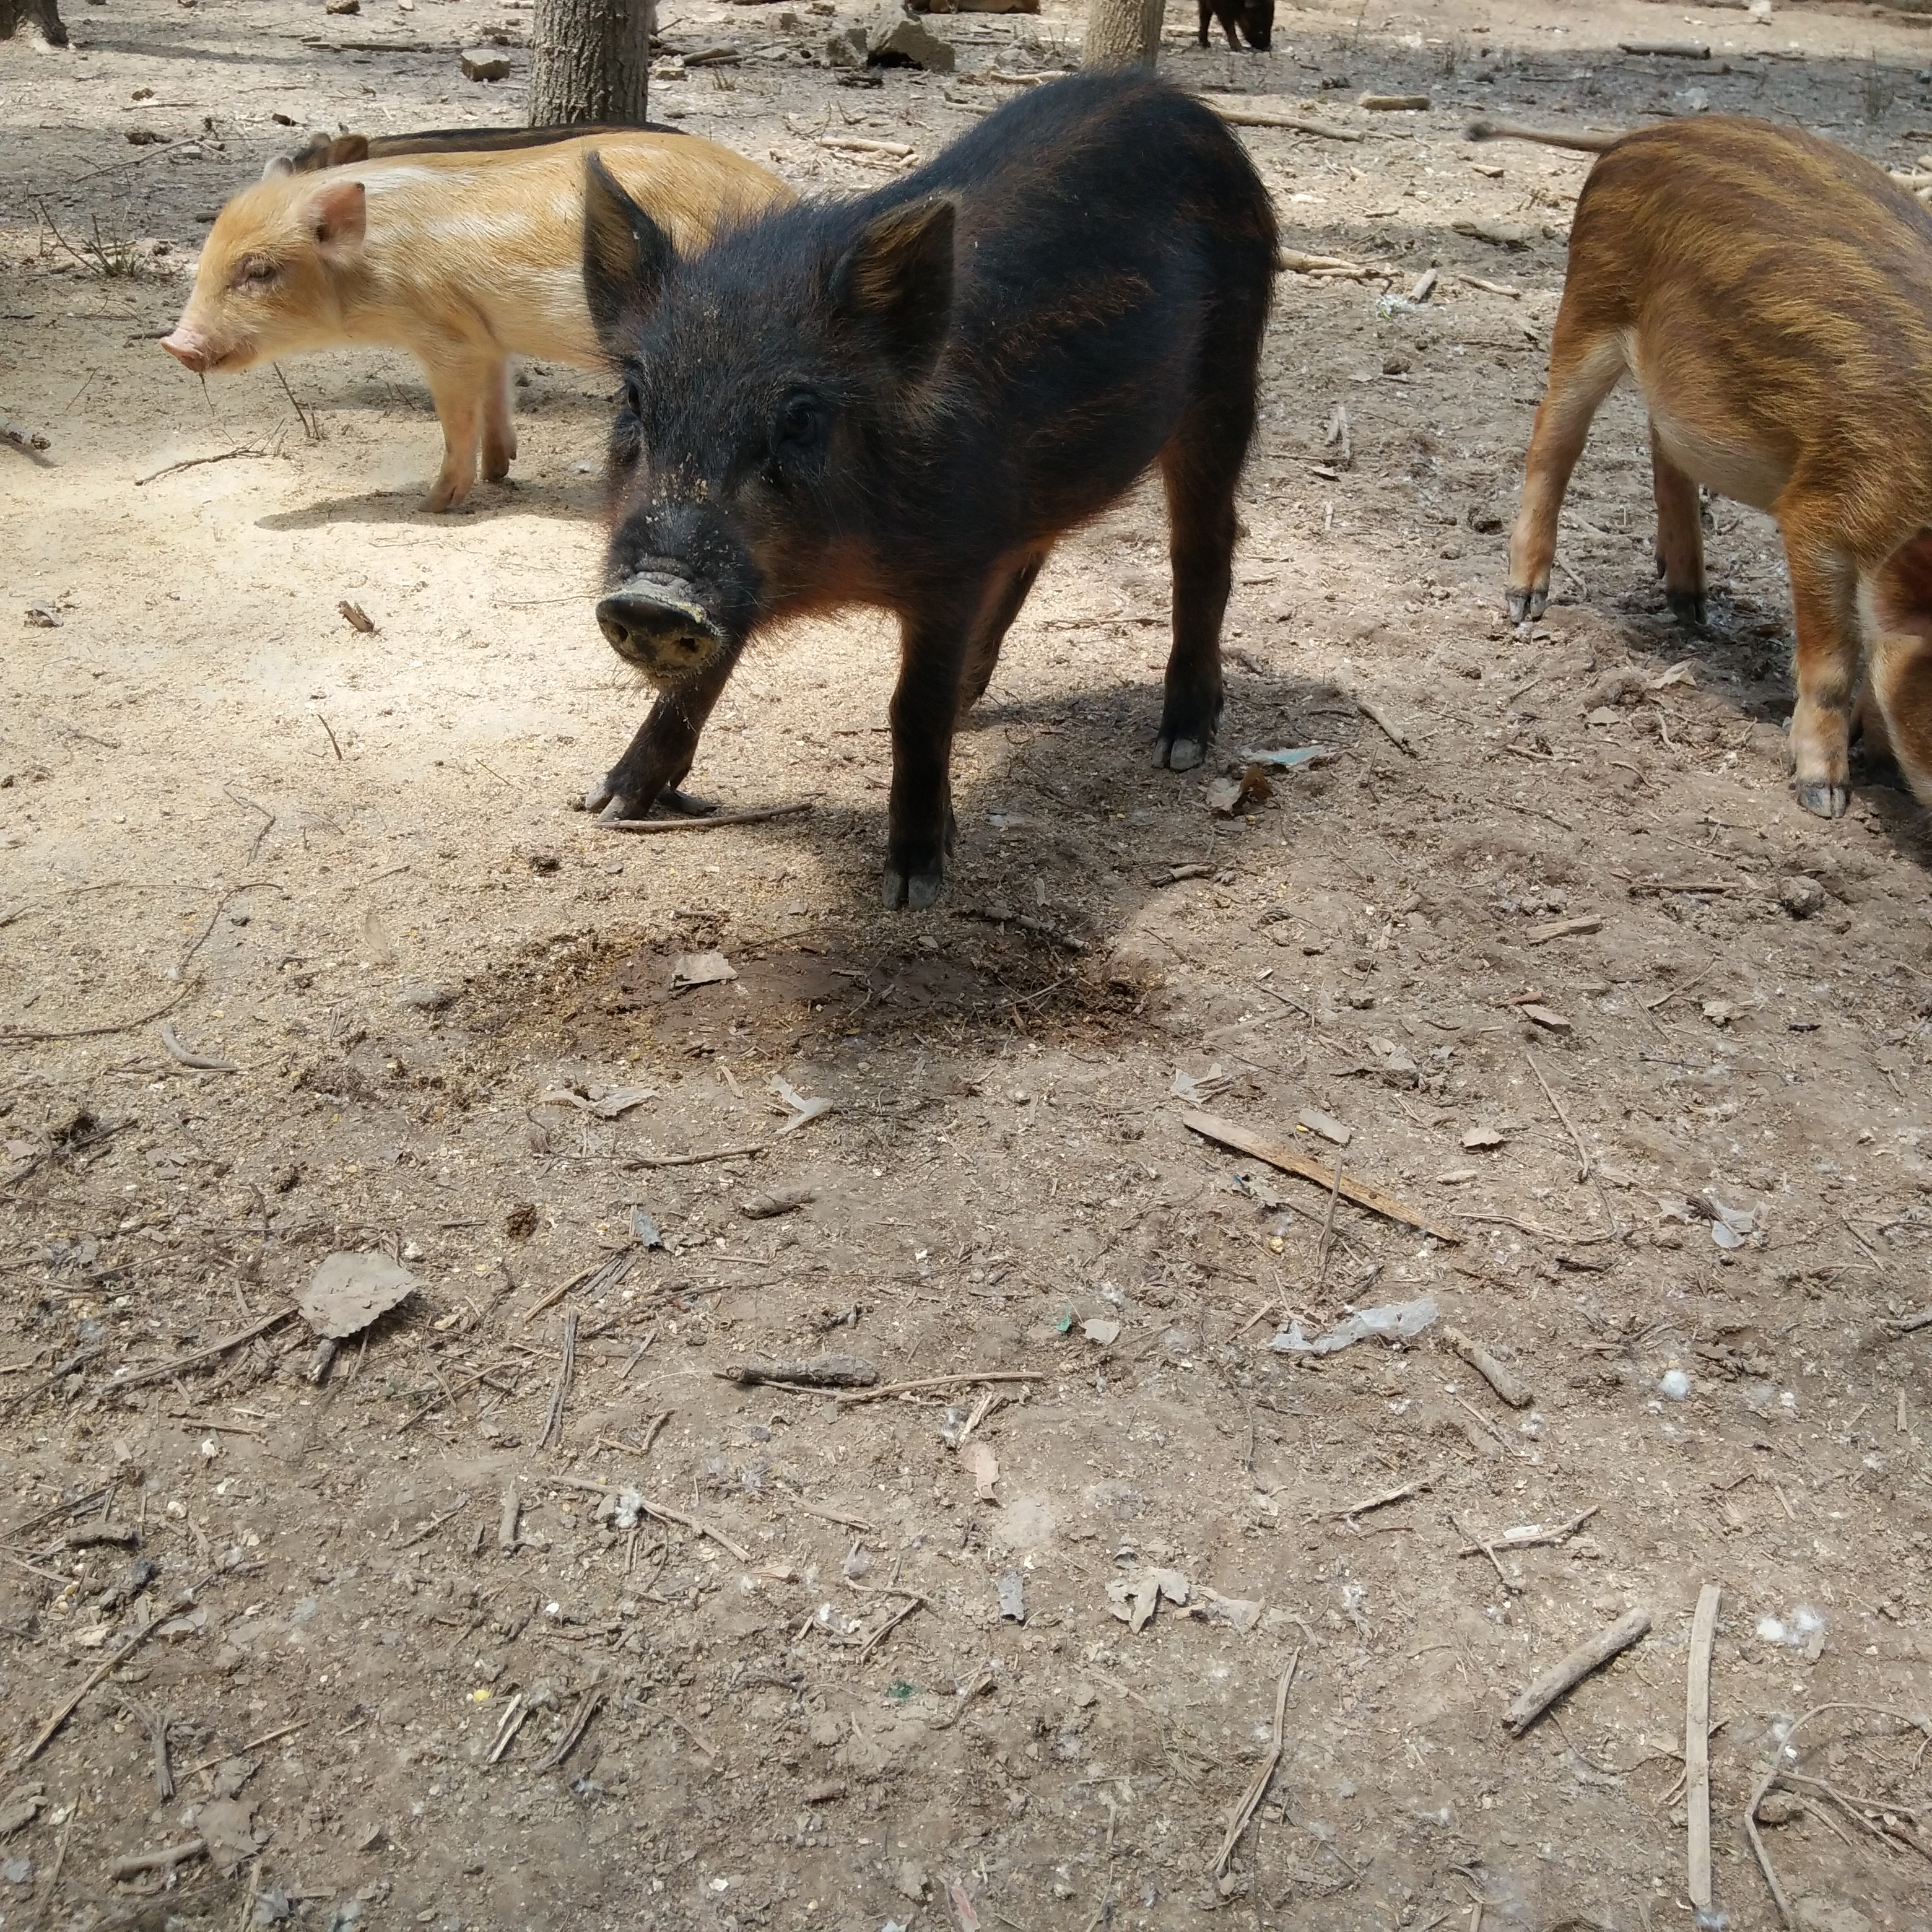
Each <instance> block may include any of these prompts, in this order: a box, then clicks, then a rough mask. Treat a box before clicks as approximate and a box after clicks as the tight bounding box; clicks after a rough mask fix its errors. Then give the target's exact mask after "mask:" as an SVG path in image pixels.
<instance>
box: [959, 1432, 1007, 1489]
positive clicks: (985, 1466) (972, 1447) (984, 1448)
mask: <svg viewBox="0 0 1932 1932" xmlns="http://www.w3.org/2000/svg"><path fill="white" fill-rule="evenodd" d="M959 1465H960V1467H961V1468H962V1469H965V1471H966V1472H968V1474H969V1475H971V1477H972V1478H973V1493H974V1496H977V1498H978V1499H979V1500H980V1502H983V1503H990V1502H994V1501H995V1496H994V1495H993V1485H994V1484H995V1483H997V1482H998V1481H999V1480H1000V1459H999V1458H998V1457H997V1456H995V1454H993V1445H992V1444H991V1443H990V1442H969V1443H968V1444H967V1445H966V1446H965V1448H963V1449H962V1450H961V1451H960V1452H959Z"/></svg>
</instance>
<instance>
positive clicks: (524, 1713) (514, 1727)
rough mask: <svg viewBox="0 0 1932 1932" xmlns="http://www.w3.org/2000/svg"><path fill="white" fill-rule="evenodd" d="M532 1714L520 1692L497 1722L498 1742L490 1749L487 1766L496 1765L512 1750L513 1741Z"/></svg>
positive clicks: (485, 1759)
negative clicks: (525, 1720) (524, 1721)
mask: <svg viewBox="0 0 1932 1932" xmlns="http://www.w3.org/2000/svg"><path fill="white" fill-rule="evenodd" d="M529 1715H530V1713H529V1706H527V1705H526V1703H524V1702H523V1693H522V1692H521V1691H518V1692H517V1694H516V1695H515V1696H514V1697H512V1698H511V1700H510V1702H509V1705H508V1708H507V1709H505V1711H504V1712H503V1715H502V1716H501V1717H500V1718H498V1719H497V1720H496V1742H495V1743H494V1744H493V1745H491V1746H490V1752H489V1755H488V1756H487V1757H486V1758H484V1760H483V1762H484V1763H485V1764H494V1763H496V1761H497V1760H499V1758H501V1757H502V1755H503V1754H504V1753H505V1751H508V1749H509V1748H510V1745H511V1741H512V1740H513V1739H514V1738H515V1736H516V1735H517V1733H518V1732H519V1731H520V1730H522V1729H523V1720H524V1719H525V1718H527V1717H528V1716H529Z"/></svg>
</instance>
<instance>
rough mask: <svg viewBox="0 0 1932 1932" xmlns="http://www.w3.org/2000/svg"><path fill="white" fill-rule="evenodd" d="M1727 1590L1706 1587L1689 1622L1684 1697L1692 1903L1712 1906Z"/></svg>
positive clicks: (1687, 1815) (1698, 1595)
mask: <svg viewBox="0 0 1932 1932" xmlns="http://www.w3.org/2000/svg"><path fill="white" fill-rule="evenodd" d="M1723 1594H1724V1592H1723V1590H1722V1589H1721V1587H1720V1586H1718V1585H1717V1584H1715V1583H1706V1585H1705V1586H1704V1587H1703V1589H1701V1590H1700V1591H1699V1592H1697V1613H1696V1615H1695V1616H1693V1617H1692V1619H1691V1661H1690V1670H1689V1676H1688V1679H1687V1680H1686V1688H1685V1695H1684V1808H1685V1818H1686V1821H1687V1823H1686V1830H1687V1833H1688V1847H1687V1856H1688V1859H1689V1878H1688V1887H1687V1888H1688V1891H1689V1892H1690V1894H1691V1903H1692V1904H1693V1905H1694V1906H1698V1907H1699V1908H1700V1910H1701V1909H1705V1908H1707V1907H1708V1906H1709V1904H1710V1903H1711V1643H1712V1639H1713V1638H1714V1637H1715V1636H1716V1634H1717V1631H1718V1600H1719V1599H1720V1598H1721V1597H1722V1595H1723Z"/></svg>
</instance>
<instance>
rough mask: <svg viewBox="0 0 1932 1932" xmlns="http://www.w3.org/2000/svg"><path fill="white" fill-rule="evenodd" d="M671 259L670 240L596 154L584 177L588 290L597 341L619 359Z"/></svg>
mask: <svg viewBox="0 0 1932 1932" xmlns="http://www.w3.org/2000/svg"><path fill="white" fill-rule="evenodd" d="M670 263H671V246H670V238H669V237H668V236H666V235H665V233H664V230H663V229H661V228H660V227H659V226H658V225H657V223H655V221H653V220H652V219H651V217H649V215H648V214H646V213H645V212H644V211H643V209H642V208H640V207H639V206H638V205H637V203H636V202H634V201H633V200H632V199H631V197H630V196H628V194H626V193H625V192H624V190H623V189H622V187H619V185H618V183H617V180H616V177H615V176H614V175H613V174H612V173H611V172H610V169H608V168H607V167H606V166H604V163H603V162H602V161H601V160H600V159H599V158H598V156H597V155H595V154H591V155H590V156H589V157H588V158H587V160H586V163H585V166H584V179H583V294H584V299H585V300H586V301H587V302H589V305H590V320H591V321H592V323H593V324H594V325H595V328H596V330H597V339H598V341H600V342H601V344H603V345H604V349H605V350H606V351H607V353H610V355H611V356H613V357H616V356H621V355H622V353H623V349H624V346H625V345H624V344H623V343H622V332H623V329H624V326H625V323H627V322H628V321H633V320H635V318H636V317H637V316H639V315H640V314H643V312H644V311H646V310H648V309H649V308H651V307H652V305H654V304H655V302H656V301H657V299H658V292H659V290H661V289H662V287H664V275H665V274H666V272H667V271H668V269H670Z"/></svg>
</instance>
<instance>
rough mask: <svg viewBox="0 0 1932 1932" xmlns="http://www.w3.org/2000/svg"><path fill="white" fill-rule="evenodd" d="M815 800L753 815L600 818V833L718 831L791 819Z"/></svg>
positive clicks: (770, 807) (718, 813) (722, 813)
mask: <svg viewBox="0 0 1932 1932" xmlns="http://www.w3.org/2000/svg"><path fill="white" fill-rule="evenodd" d="M815 802H816V801H815V800H814V799H808V798H802V799H799V801H798V802H796V804H795V805H760V806H758V807H757V808H756V809H755V810H754V811H714V812H712V813H710V814H708V815H707V816H706V817H701V818H700V817H688V816H685V815H683V814H679V816H678V817H674V818H600V819H598V820H597V821H596V824H597V828H598V830H599V831H600V832H716V831H718V830H719V829H721V828H722V827H724V826H727V825H756V824H757V823H760V821H762V820H765V819H767V818H789V817H791V816H792V814H793V813H794V812H799V811H810V810H811V808H812V806H813V805H814V803H815Z"/></svg>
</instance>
